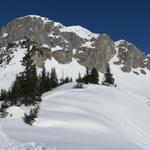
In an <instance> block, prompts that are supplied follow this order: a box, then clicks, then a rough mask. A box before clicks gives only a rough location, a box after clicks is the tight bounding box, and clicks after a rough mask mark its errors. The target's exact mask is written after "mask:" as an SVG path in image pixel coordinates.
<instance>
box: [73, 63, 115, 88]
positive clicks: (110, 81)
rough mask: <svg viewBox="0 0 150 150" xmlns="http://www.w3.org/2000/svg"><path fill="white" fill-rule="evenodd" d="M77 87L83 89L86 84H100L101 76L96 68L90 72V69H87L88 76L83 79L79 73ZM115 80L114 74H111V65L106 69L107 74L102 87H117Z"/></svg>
mask: <svg viewBox="0 0 150 150" xmlns="http://www.w3.org/2000/svg"><path fill="white" fill-rule="evenodd" d="M76 81H77V87H79V88H82V87H83V85H82V83H84V84H89V83H92V84H99V74H98V71H97V69H96V68H92V70H91V71H89V69H86V74H85V75H84V76H83V77H81V74H80V73H79V76H78V78H77V80H76ZM114 81H115V80H114V78H113V74H112V73H111V72H110V67H109V65H108V66H107V68H106V72H105V74H104V80H103V82H102V85H106V86H116V85H114V84H115V83H114Z"/></svg>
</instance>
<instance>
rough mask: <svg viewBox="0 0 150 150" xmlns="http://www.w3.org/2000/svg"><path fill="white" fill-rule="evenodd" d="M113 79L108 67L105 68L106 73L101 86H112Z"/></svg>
mask: <svg viewBox="0 0 150 150" xmlns="http://www.w3.org/2000/svg"><path fill="white" fill-rule="evenodd" d="M114 81H115V79H114V78H113V75H112V73H111V72H110V67H109V66H108V67H107V68H106V73H105V74H104V81H103V82H102V84H103V85H107V86H109V85H114Z"/></svg>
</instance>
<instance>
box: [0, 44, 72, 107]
mask: <svg viewBox="0 0 150 150" xmlns="http://www.w3.org/2000/svg"><path fill="white" fill-rule="evenodd" d="M26 48H27V53H26V55H25V57H24V58H23V61H22V65H23V66H24V67H25V69H24V71H23V72H21V73H19V74H18V75H17V76H16V79H15V81H14V82H13V84H12V86H11V88H10V89H9V90H1V95H0V101H3V103H2V106H1V107H2V108H6V107H7V106H8V107H9V106H12V105H21V104H25V105H26V106H29V105H35V104H36V103H38V102H40V101H41V95H42V94H43V93H44V92H47V91H49V90H51V89H53V88H55V87H57V86H58V85H60V84H64V83H67V82H70V81H71V80H72V79H70V78H68V77H66V78H65V79H63V78H62V80H61V82H58V78H57V74H56V71H55V68H52V69H51V72H50V73H47V72H46V70H45V67H43V69H42V73H41V74H40V75H37V69H36V65H35V64H34V62H33V59H32V55H33V53H34V51H36V48H37V47H36V46H33V47H32V48H31V47H30V44H26Z"/></svg>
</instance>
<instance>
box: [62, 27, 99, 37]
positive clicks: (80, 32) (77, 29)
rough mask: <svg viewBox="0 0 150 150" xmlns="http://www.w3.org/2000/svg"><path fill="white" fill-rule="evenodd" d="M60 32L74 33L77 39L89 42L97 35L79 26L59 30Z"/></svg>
mask: <svg viewBox="0 0 150 150" xmlns="http://www.w3.org/2000/svg"><path fill="white" fill-rule="evenodd" d="M60 31H61V32H74V33H76V34H77V35H78V36H79V37H81V38H83V39H87V40H90V39H92V38H97V37H98V36H99V34H96V33H92V32H90V31H89V30H87V29H85V28H83V27H81V26H68V27H64V28H62V29H60Z"/></svg>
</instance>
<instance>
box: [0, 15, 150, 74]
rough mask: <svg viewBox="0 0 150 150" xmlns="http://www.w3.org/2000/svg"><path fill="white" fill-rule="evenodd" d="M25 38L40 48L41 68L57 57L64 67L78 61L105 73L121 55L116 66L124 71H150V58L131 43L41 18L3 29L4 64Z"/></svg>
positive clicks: (21, 20) (37, 59) (0, 44)
mask: <svg viewBox="0 0 150 150" xmlns="http://www.w3.org/2000/svg"><path fill="white" fill-rule="evenodd" d="M25 39H30V40H31V41H32V42H31V43H32V44H31V43H30V44H31V45H33V44H34V45H36V46H37V49H36V51H34V54H33V59H34V62H35V64H36V65H37V67H40V68H41V67H43V65H44V63H45V61H46V60H47V59H49V60H51V58H52V57H53V58H55V59H56V61H57V62H58V63H60V64H68V63H71V62H72V59H76V60H77V62H78V63H79V64H80V65H82V66H85V67H88V68H89V69H91V68H92V67H96V68H97V69H98V70H99V71H100V72H102V73H104V72H105V70H106V66H107V65H108V62H109V60H111V59H112V58H113V57H114V56H117V58H118V60H116V61H115V62H114V63H115V64H116V65H121V66H122V67H121V69H122V71H124V72H130V71H132V69H136V68H140V69H141V73H143V74H145V71H144V69H145V68H147V69H149V70H150V57H148V56H146V55H144V54H143V53H142V52H141V51H140V50H139V49H138V48H136V47H135V46H134V45H133V44H131V43H129V42H127V41H119V42H114V41H113V40H112V39H111V38H110V37H109V36H108V35H106V34H99V35H98V34H94V33H91V32H90V31H88V30H86V29H84V28H82V27H80V26H74V27H65V26H63V25H62V24H60V23H57V22H54V21H51V20H49V19H47V18H43V17H40V16H26V17H22V18H18V19H15V20H13V21H12V22H10V23H8V24H7V25H6V27H3V28H2V29H1V30H0V63H1V64H3V63H4V60H5V61H6V60H7V63H9V61H10V60H11V57H13V53H14V51H15V49H17V47H20V46H21V45H23V44H22V43H23V42H24V41H25ZM21 47H22V46H21ZM10 54H11V55H10ZM6 58H7V59H6ZM1 66H2V65H1ZM135 73H136V71H135Z"/></svg>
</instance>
